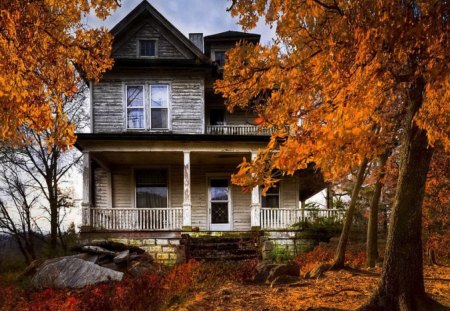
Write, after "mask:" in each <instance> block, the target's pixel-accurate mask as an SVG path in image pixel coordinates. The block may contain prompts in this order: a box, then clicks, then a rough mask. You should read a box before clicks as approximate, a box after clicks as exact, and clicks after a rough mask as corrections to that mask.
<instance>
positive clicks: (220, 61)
mask: <svg viewBox="0 0 450 311" xmlns="http://www.w3.org/2000/svg"><path fill="white" fill-rule="evenodd" d="M225 59H226V58H225V52H224V51H215V52H214V61H215V62H216V63H217V65H218V66H219V67H223V65H225Z"/></svg>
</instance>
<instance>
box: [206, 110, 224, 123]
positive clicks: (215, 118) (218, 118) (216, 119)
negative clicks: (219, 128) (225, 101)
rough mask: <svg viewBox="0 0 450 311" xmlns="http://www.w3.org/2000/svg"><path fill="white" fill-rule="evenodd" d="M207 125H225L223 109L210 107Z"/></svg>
mask: <svg viewBox="0 0 450 311" xmlns="http://www.w3.org/2000/svg"><path fill="white" fill-rule="evenodd" d="M209 125H225V110H224V109H211V110H210V111H209Z"/></svg>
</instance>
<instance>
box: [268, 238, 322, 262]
mask: <svg viewBox="0 0 450 311" xmlns="http://www.w3.org/2000/svg"><path fill="white" fill-rule="evenodd" d="M260 243H261V244H260V245H261V257H262V259H263V260H265V261H274V262H284V261H288V260H292V259H294V258H295V257H297V256H298V255H300V254H302V253H306V252H308V251H310V250H312V249H313V248H314V247H315V246H316V245H318V244H319V240H317V239H315V238H313V237H308V238H305V237H301V236H299V235H298V231H266V232H264V235H263V236H261V238H260Z"/></svg>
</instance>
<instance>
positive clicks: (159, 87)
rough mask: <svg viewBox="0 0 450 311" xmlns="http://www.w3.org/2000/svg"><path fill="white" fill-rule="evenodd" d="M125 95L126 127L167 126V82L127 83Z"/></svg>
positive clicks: (163, 127) (157, 127) (166, 127)
mask: <svg viewBox="0 0 450 311" xmlns="http://www.w3.org/2000/svg"><path fill="white" fill-rule="evenodd" d="M145 94H149V95H148V96H146V95H145ZM126 96H127V129H141V130H142V129H148V128H150V129H168V128H169V85H168V84H149V85H127V87H126ZM147 119H149V120H147Z"/></svg>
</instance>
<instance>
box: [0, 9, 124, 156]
mask: <svg viewBox="0 0 450 311" xmlns="http://www.w3.org/2000/svg"><path fill="white" fill-rule="evenodd" d="M116 7H117V0H52V1H50V0H35V1H23V0H2V1H1V2H0V124H1V127H0V139H1V140H3V141H10V142H13V143H14V142H20V140H21V139H22V137H20V132H18V131H17V129H18V128H27V129H30V130H33V131H36V132H40V131H42V130H45V129H48V128H49V127H50V126H51V124H52V123H53V122H55V120H54V115H53V112H54V109H53V108H52V105H56V106H57V107H60V106H61V105H62V104H63V102H64V98H65V97H67V96H71V95H72V94H74V93H76V92H77V86H78V85H79V82H80V79H81V77H83V78H85V79H88V80H96V79H98V78H99V77H100V74H101V73H102V72H104V71H105V70H106V69H108V68H110V67H111V65H112V60H111V59H110V57H109V55H110V51H111V36H110V35H109V33H108V32H107V31H106V29H89V28H87V27H86V26H85V25H83V23H82V20H83V17H85V16H86V15H88V14H90V13H91V10H92V12H95V14H96V15H97V17H99V18H106V16H107V15H108V14H109V11H110V10H111V9H115V8H116ZM77 72H81V73H82V74H81V77H80V75H78V74H77ZM58 122H59V124H60V125H61V126H64V127H66V128H67V130H66V133H65V136H64V139H62V140H59V141H56V142H53V143H57V144H58V145H59V146H60V147H65V146H68V145H71V144H73V142H74V141H75V136H74V134H73V127H71V125H70V123H69V121H68V120H65V119H61V118H60V120H58Z"/></svg>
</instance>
